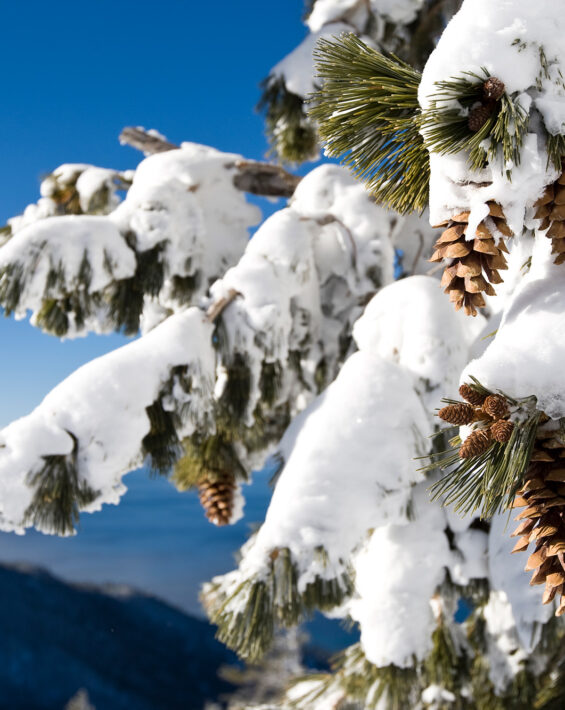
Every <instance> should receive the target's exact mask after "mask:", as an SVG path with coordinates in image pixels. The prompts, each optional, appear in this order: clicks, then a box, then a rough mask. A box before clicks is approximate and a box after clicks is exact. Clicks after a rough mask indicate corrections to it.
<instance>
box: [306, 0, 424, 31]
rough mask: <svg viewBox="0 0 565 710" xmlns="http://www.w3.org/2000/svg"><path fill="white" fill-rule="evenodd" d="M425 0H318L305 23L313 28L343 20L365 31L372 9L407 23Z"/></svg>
mask: <svg viewBox="0 0 565 710" xmlns="http://www.w3.org/2000/svg"><path fill="white" fill-rule="evenodd" d="M422 5H423V0H369V2H368V3H367V0H317V1H316V3H315V5H314V8H313V9H312V12H311V13H310V15H309V17H308V20H307V22H306V24H307V25H308V27H309V28H310V30H311V31H312V32H318V31H319V30H321V29H322V27H324V25H327V24H328V23H330V22H336V21H338V20H343V21H344V22H347V23H348V24H350V25H352V26H353V27H354V28H355V29H356V30H358V31H359V32H362V31H363V30H364V29H365V28H366V25H367V22H368V20H369V9H370V11H371V12H372V13H373V14H375V15H376V16H377V17H382V18H384V19H386V20H389V21H390V22H392V23H394V24H396V25H408V24H410V22H413V21H414V20H415V19H416V15H417V13H418V11H419V10H420V8H421V7H422Z"/></svg>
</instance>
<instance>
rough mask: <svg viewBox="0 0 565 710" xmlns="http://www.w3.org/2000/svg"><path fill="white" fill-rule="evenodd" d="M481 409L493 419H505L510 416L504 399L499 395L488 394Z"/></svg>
mask: <svg viewBox="0 0 565 710" xmlns="http://www.w3.org/2000/svg"><path fill="white" fill-rule="evenodd" d="M483 409H484V411H485V412H486V413H487V414H488V415H489V416H490V417H492V418H493V419H505V418H506V417H507V416H508V415H509V414H510V410H509V408H508V402H507V400H506V398H505V397H501V396H500V395H499V394H490V395H489V396H488V397H487V398H486V399H485V401H484V403H483Z"/></svg>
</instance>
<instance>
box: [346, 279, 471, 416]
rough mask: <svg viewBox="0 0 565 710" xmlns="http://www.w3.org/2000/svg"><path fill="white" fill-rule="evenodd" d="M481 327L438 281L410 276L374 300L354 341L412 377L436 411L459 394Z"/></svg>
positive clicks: (430, 407)
mask: <svg viewBox="0 0 565 710" xmlns="http://www.w3.org/2000/svg"><path fill="white" fill-rule="evenodd" d="M480 320H482V319H480ZM480 325H481V323H480V322H479V323H477V322H476V319H471V318H465V316H464V315H463V314H462V312H459V313H457V312H455V311H454V310H453V308H452V306H451V304H450V303H449V302H448V301H447V299H446V298H445V297H444V295H443V294H442V290H441V288H440V286H439V283H438V282H437V280H436V279H433V278H431V277H429V276H411V277H409V278H406V279H401V280H400V281H396V282H395V283H393V284H390V285H389V286H387V287H386V288H383V289H382V290H381V291H380V292H379V293H378V294H377V295H376V296H374V297H373V299H372V300H371V302H370V303H369V305H368V306H367V308H366V309H365V312H364V313H363V315H362V316H361V318H359V320H358V321H357V322H356V323H355V326H354V328H353V337H354V338H355V341H356V342H357V345H358V346H359V348H361V349H362V350H370V351H371V352H374V353H377V354H378V355H380V356H381V357H383V358H385V359H387V360H390V361H392V362H397V363H398V364H399V365H400V366H401V367H403V368H404V369H405V370H406V371H407V372H409V373H411V374H412V376H413V378H414V386H415V387H416V389H417V390H418V392H419V393H420V394H421V395H422V397H423V398H424V401H425V403H426V408H427V409H428V410H429V411H430V413H432V412H433V410H434V409H435V408H436V407H438V406H440V399H441V397H445V396H448V395H449V394H451V395H453V394H454V393H455V392H456V390H457V386H458V383H459V377H460V375H461V371H462V370H463V368H464V367H465V364H466V363H467V361H468V358H469V347H470V345H471V343H472V342H473V340H474V338H475V337H476V333H477V330H478V328H480Z"/></svg>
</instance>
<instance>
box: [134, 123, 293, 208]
mask: <svg viewBox="0 0 565 710" xmlns="http://www.w3.org/2000/svg"><path fill="white" fill-rule="evenodd" d="M120 142H121V143H122V144H124V145H129V146H131V147H132V148H136V149H137V150H141V151H143V152H144V153H150V154H153V153H163V152H166V151H169V150H178V149H179V146H178V145H175V144H174V143H169V141H167V140H165V139H164V138H161V137H160V136H156V135H153V134H151V133H149V132H148V131H146V130H145V129H144V128H132V127H128V128H124V129H123V131H122V132H121V133H120ZM235 168H236V169H237V173H236V174H235V175H234V178H233V184H234V185H235V187H236V188H237V189H238V190H241V191H242V192H249V193H250V194H252V195H263V196H265V197H291V196H292V195H293V193H294V190H295V189H296V186H297V185H298V183H299V182H300V181H301V179H302V178H301V177H299V176H298V175H292V173H289V172H287V171H286V170H284V169H283V168H282V167H281V166H280V165H273V164H271V163H262V162H259V161H251V160H240V161H237V162H236V163H235Z"/></svg>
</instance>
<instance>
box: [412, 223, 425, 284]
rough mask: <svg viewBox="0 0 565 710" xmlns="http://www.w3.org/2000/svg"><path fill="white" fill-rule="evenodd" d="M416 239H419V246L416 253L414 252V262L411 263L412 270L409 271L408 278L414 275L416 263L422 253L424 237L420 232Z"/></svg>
mask: <svg viewBox="0 0 565 710" xmlns="http://www.w3.org/2000/svg"><path fill="white" fill-rule="evenodd" d="M418 237H419V239H420V245H419V246H418V251H417V252H416V256H415V257H414V261H413V263H412V269H411V271H410V276H414V274H415V273H416V268H417V267H418V261H419V260H420V257H421V256H422V252H423V251H424V235H423V234H422V233H421V232H418Z"/></svg>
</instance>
